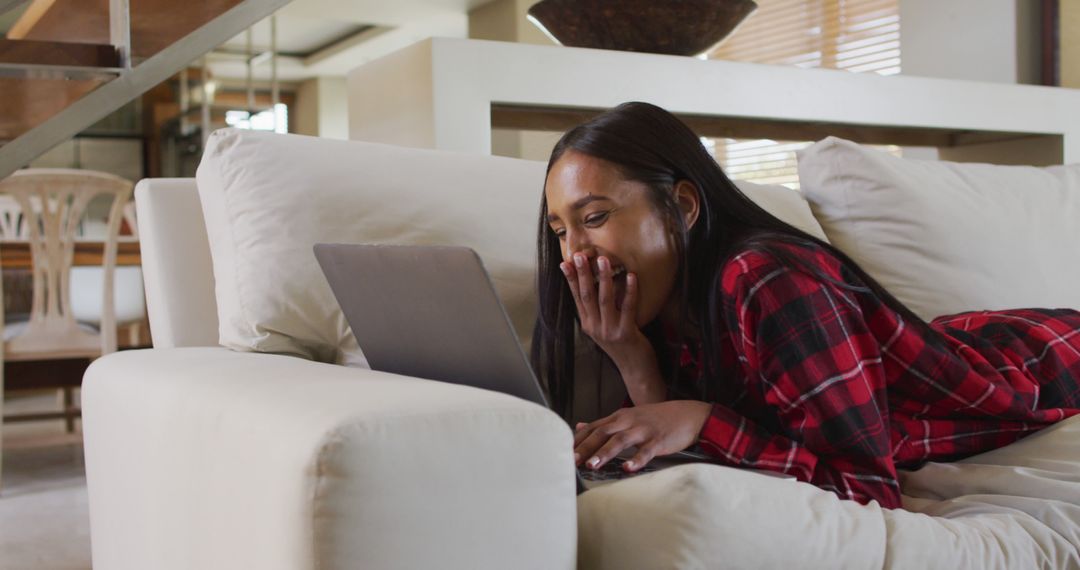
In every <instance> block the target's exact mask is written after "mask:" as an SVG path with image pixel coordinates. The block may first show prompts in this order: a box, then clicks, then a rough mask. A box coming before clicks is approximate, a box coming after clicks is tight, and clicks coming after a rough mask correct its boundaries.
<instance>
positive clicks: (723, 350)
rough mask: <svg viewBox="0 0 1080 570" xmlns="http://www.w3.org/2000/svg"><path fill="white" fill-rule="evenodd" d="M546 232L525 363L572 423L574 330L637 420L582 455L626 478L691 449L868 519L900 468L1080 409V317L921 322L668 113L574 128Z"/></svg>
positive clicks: (597, 431) (1035, 312)
mask: <svg viewBox="0 0 1080 570" xmlns="http://www.w3.org/2000/svg"><path fill="white" fill-rule="evenodd" d="M541 209H542V211H541V218H540V224H539V237H538V248H539V293H540V316H539V319H538V320H537V326H536V331H535V334H534V344H533V359H534V363H535V365H536V367H537V369H538V370H540V371H541V375H542V377H543V378H544V380H545V383H546V385H547V387H548V389H549V391H550V394H551V397H552V401H553V403H554V404H555V406H556V408H557V409H560V410H561V411H562V412H563V413H564V415H565V414H567V412H568V410H569V409H570V406H571V401H570V400H571V395H572V394H573V364H574V362H573V356H574V342H575V340H574V339H575V333H576V332H577V331H578V330H580V332H582V333H584V335H585V336H587V337H589V338H590V339H591V340H592V341H593V342H594V343H595V344H596V346H597V347H598V348H599V349H600V350H602V351H603V352H604V354H606V355H607V357H608V358H610V360H611V361H612V362H613V363H614V365H615V366H616V367H617V369H618V370H619V373H620V375H621V377H622V380H623V383H624V384H625V386H626V389H627V393H628V395H629V400H630V403H632V405H628V406H627V407H624V408H623V409H620V410H618V411H617V412H615V413H614V414H612V415H610V416H608V417H606V418H603V419H600V420H598V421H595V422H592V423H589V424H578V426H577V430H576V433H575V439H574V445H575V450H574V451H575V457H576V460H577V461H578V463H579V464H581V463H582V462H584V463H585V465H586V466H587V467H590V468H593V469H596V468H599V467H601V466H602V465H604V464H605V463H606V462H608V461H610V460H611V459H612V458H614V457H615V456H616V455H617V454H619V453H620V452H622V451H624V450H627V449H628V448H631V447H636V452H635V454H634V455H633V456H632V457H631V459H630V460H628V461H627V462H626V463H624V468H625V469H628V470H631V471H636V470H639V469H641V468H642V467H643V466H644V465H645V464H646V463H648V462H649V460H650V459H652V458H653V457H655V456H657V455H663V454H669V453H674V452H677V451H680V450H683V449H686V448H688V447H692V446H695V445H697V446H698V447H699V448H700V450H702V451H704V452H705V453H708V454H711V455H713V456H715V457H716V458H717V459H718V460H720V461H721V462H723V463H727V464H729V465H733V466H740V467H752V468H757V469H766V470H772V471H779V472H783V473H786V474H789V475H793V476H795V477H796V478H798V479H799V480H801V481H806V482H810V483H813V484H815V485H817V486H819V487H821V488H823V489H827V490H830V491H833V492H835V493H836V494H837V495H839V496H840V497H842V498H846V499H852V500H856V501H859V502H861V503H867V502H869V501H871V500H876V501H878V502H879V503H880V504H881V505H882V506H884V507H887V508H895V507H899V506H900V488H899V485H898V483H897V475H896V470H897V468H913V467H916V466H918V465H920V464H922V463H924V462H926V461H931V460H933V461H948V460H955V459H959V458H962V457H966V456H969V455H973V454H976V453H979V452H983V451H987V450H990V449H993V448H997V447H1001V446H1003V445H1006V444H1008V443H1011V442H1013V441H1016V440H1018V439H1020V438H1021V437H1024V436H1025V435H1028V434H1031V433H1033V432H1035V431H1037V430H1039V429H1041V428H1043V427H1046V426H1048V425H1050V424H1053V423H1055V422H1057V421H1060V420H1062V419H1064V418H1066V417H1069V416H1072V415H1074V414H1076V413H1078V412H1080V409H1078V408H1080V313H1078V312H1076V311H1072V310H1064V309H1060V310H1042V309H1024V310H1011V311H994V312H990V311H979V312H970V313H964V314H960V315H953V316H948V317H940V318H938V319H935V320H934V321H933V322H932V323H927V322H925V321H923V320H922V319H920V318H919V317H918V316H917V315H915V314H914V313H913V312H912V311H911V310H910V309H908V308H907V307H905V306H904V305H903V304H902V303H901V302H900V301H898V300H897V299H896V298H895V297H893V296H892V295H890V294H889V293H888V292H887V291H886V290H885V289H884V288H882V286H881V285H880V284H878V283H877V282H876V281H875V280H874V279H873V278H871V277H870V276H869V275H867V274H866V273H865V272H864V271H863V270H862V269H861V268H859V266H858V265H856V264H855V263H854V262H853V261H852V260H851V259H850V258H848V257H847V256H846V255H844V254H843V253H842V252H840V251H839V250H837V249H836V248H834V247H832V246H830V245H829V244H827V243H825V242H823V241H821V240H819V239H817V238H815V237H813V236H811V235H809V234H807V233H805V232H803V231H800V230H798V229H796V228H794V227H792V226H790V225H788V224H786V223H784V222H782V221H780V220H779V219H777V218H776V217H774V216H772V215H771V214H769V213H768V212H766V211H765V210H763V209H761V208H760V207H758V206H757V205H755V204H754V202H752V201H751V200H749V199H748V198H747V197H746V196H744V195H743V194H742V193H741V192H740V191H739V190H738V189H737V188H736V187H735V186H734V185H733V184H732V183H731V181H730V180H729V179H728V178H727V177H726V176H725V175H724V173H723V172H722V171H721V169H720V167H719V166H718V165H717V164H716V162H715V161H714V160H713V159H712V157H711V156H710V155H709V154H708V152H707V151H706V150H705V148H704V147H703V146H702V144H701V142H700V139H698V137H697V136H696V135H695V134H694V133H693V132H692V131H691V130H690V129H689V128H688V127H687V126H686V125H685V124H683V123H682V122H681V121H679V120H678V119H676V118H675V117H674V116H672V115H671V114H669V113H667V112H666V111H664V110H662V109H660V108H659V107H656V106H653V105H649V104H645V103H626V104H623V105H620V106H619V107H617V108H615V109H614V110H612V111H609V112H607V113H604V114H603V115H600V116H598V117H596V118H594V119H593V120H591V121H589V122H587V123H584V124H582V125H580V126H578V127H576V128H574V129H573V130H571V131H569V132H568V133H566V134H565V135H564V136H563V137H562V139H561V140H560V141H559V143H558V144H557V145H556V147H555V150H554V151H553V152H552V155H551V160H550V162H549V163H548V174H547V179H546V181H545V186H544V198H543V202H542V205H541Z"/></svg>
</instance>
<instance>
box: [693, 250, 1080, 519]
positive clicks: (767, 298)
mask: <svg viewBox="0 0 1080 570" xmlns="http://www.w3.org/2000/svg"><path fill="white" fill-rule="evenodd" d="M778 246H779V247H786V248H789V249H790V250H791V251H792V252H793V253H795V254H796V255H799V256H804V258H805V257H806V256H808V257H809V258H810V261H811V262H812V263H815V264H817V265H819V266H820V267H822V268H824V269H825V271H826V272H827V274H829V275H830V276H832V277H833V278H835V279H836V280H837V281H840V282H844V283H850V284H854V285H861V283H860V282H856V281H855V280H856V279H857V277H855V276H854V275H853V274H851V273H850V272H849V271H846V270H845V271H842V266H843V263H842V262H841V261H840V260H839V259H837V258H836V257H835V256H833V255H832V254H831V253H829V252H828V251H826V250H825V249H823V248H821V247H818V246H815V247H813V248H809V247H800V246H795V245H790V244H778ZM722 287H723V292H724V303H723V311H724V323H725V326H726V330H727V332H726V333H725V334H724V335H722V339H723V340H722V342H723V346H721V350H720V352H721V355H722V360H723V361H724V362H723V363H722V370H724V371H727V373H728V374H729V375H731V374H733V376H732V377H733V378H734V381H732V380H725V383H726V384H727V383H731V385H730V386H725V389H728V390H730V394H731V397H730V398H725V400H726V401H722V402H720V403H716V404H715V405H714V406H713V410H712V414H711V416H710V417H709V418H708V420H707V421H706V423H705V426H704V428H703V429H702V430H701V434H700V442H699V443H700V446H701V448H702V449H703V450H704V451H705V452H707V453H710V454H712V455H715V456H716V457H718V458H720V459H721V460H723V461H724V462H725V463H728V464H730V465H733V466H739V467H752V468H757V469H767V470H773V471H780V472H783V473H787V474H790V475H793V476H795V477H796V478H797V479H799V480H800V481H806V482H809V483H812V484H814V485H817V486H818V487H821V488H823V489H826V490H829V491H833V492H834V493H836V494H837V495H839V496H840V497H842V498H846V499H853V500H855V501H859V502H860V503H867V502H869V501H871V500H876V501H878V502H879V503H880V504H881V505H882V506H883V507H886V508H896V507H899V506H900V486H899V484H898V482H897V468H914V467H917V466H919V465H921V464H922V463H924V462H926V461H931V460H933V461H949V460H955V459H960V458H962V457H966V456H970V455H974V454H976V453H979V452H982V451H987V450H990V449H994V448H998V447H1001V446H1004V445H1006V444H1009V443H1011V442H1013V441H1016V440H1018V439H1020V438H1022V437H1024V436H1025V435H1029V434H1031V433H1033V432H1035V431H1037V430H1039V429H1042V428H1043V427H1046V426H1048V425H1050V424H1053V423H1055V422H1057V421H1060V420H1062V419H1064V418H1066V417H1069V416H1071V415H1074V414H1076V413H1080V409H1077V408H1080V313H1078V312H1077V311H1072V310H1066V309H1059V310H1044V309H1021V310H1010V311H978V312H968V313H962V314H958V315H952V316H946V317H940V318H938V319H935V320H934V321H933V322H932V323H931V326H932V327H933V328H934V329H935V330H937V331H940V332H941V333H942V334H943V337H944V345H941V344H940V343H933V342H929V343H928V342H927V340H926V339H925V338H924V334H923V333H921V332H919V331H918V329H916V328H915V327H913V326H909V325H908V324H907V323H906V322H905V321H904V320H903V318H902V317H901V315H899V314H898V313H896V312H895V311H893V310H891V309H889V308H888V307H887V306H886V305H885V304H884V303H883V302H882V301H881V300H880V299H879V298H878V297H877V296H876V295H874V294H873V293H872V292H870V291H869V290H866V292H858V291H851V290H847V289H844V288H841V287H838V286H836V285H834V284H830V283H827V282H823V281H822V280H820V279H818V278H816V277H814V276H812V275H810V274H808V273H805V272H803V271H801V270H799V269H793V268H790V267H788V266H786V265H784V264H782V263H781V262H780V261H779V260H777V259H776V258H774V257H773V256H771V255H769V254H767V253H764V252H760V251H746V252H743V253H741V254H739V255H737V256H736V257H734V258H733V259H732V260H731V261H730V262H729V263H728V265H727V266H726V267H724V270H723V273H722ZM698 350H700V346H699V345H698ZM682 363H683V364H684V365H685V366H684V373H689V374H692V376H691V378H694V377H697V376H698V366H697V363H698V358H697V357H695V356H693V355H692V353H691V351H690V350H688V349H687V348H686V346H685V345H684V348H683V361H682ZM699 381H700V379H699Z"/></svg>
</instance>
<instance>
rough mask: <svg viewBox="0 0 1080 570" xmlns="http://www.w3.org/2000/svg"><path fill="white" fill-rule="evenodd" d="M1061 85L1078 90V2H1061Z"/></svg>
mask: <svg viewBox="0 0 1080 570" xmlns="http://www.w3.org/2000/svg"><path fill="white" fill-rule="evenodd" d="M1059 10H1060V12H1059V13H1058V14H1059V17H1060V21H1061V29H1060V35H1059V36H1058V37H1059V38H1060V41H1061V59H1060V62H1061V85H1062V87H1072V88H1074V89H1080V0H1061V2H1060V8H1059Z"/></svg>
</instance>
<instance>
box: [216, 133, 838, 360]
mask: <svg viewBox="0 0 1080 570" xmlns="http://www.w3.org/2000/svg"><path fill="white" fill-rule="evenodd" d="M545 166H546V165H545V164H544V163H543V162H535V161H526V160H518V159H511V158H501V157H493V156H481V155H467V154H457V153H449V152H441V151H432V150H423V149H413V148H404V147H396V146H388V145H380V144H373V143H364V142H350V141H335V140H328V139H318V138H312V137H302V136H297V135H276V134H271V133H260V132H254V131H245V130H234V129H225V130H220V131H216V132H214V133H213V134H212V135H211V136H210V140H209V142H208V144H207V148H206V152H205V153H204V155H203V161H202V163H201V164H200V165H199V170H198V173H197V182H198V186H199V197H200V200H201V202H202V207H203V213H204V217H205V218H206V228H207V235H208V238H209V243H210V251H211V256H212V258H213V265H214V277H215V282H216V297H217V303H218V318H219V337H220V343H221V344H222V345H223V346H226V347H228V348H232V349H234V350H249V351H258V352H275V353H285V354H293V355H298V356H303V357H305V358H312V359H316V360H321V361H326V362H332V361H336V362H342V363H352V364H359V365H363V364H364V363H365V362H366V361H365V360H364V358H363V353H362V351H360V349H359V347H358V346H356V340H355V338H354V337H353V336H352V334H351V332H350V331H349V330H348V326H347V325H346V323H345V320H344V317H343V316H342V314H341V311H340V310H339V309H338V305H337V302H336V301H335V300H334V297H333V294H332V293H331V291H330V289H329V287H328V286H327V284H326V280H325V279H324V278H323V275H322V271H321V270H320V269H319V267H318V264H317V263H316V261H315V258H314V255H313V254H312V251H311V248H312V245H314V244H315V243H319V242H340V243H359V242H378V243H397V244H454V245H465V246H469V247H472V248H473V249H475V250H476V251H477V252H478V253H479V254H480V257H481V258H482V259H483V261H484V265H485V266H486V267H487V269H488V272H489V273H490V274H491V276H492V279H493V280H494V282H495V287H496V290H497V291H498V292H499V295H500V297H501V299H502V302H503V304H504V305H505V306H506V308H507V311H508V312H509V313H510V317H511V320H512V321H513V323H514V326H515V329H516V330H517V333H518V335H519V338H520V339H521V340H522V342H523V343H524V344H526V345H528V342H529V340H530V337H531V334H532V326H533V323H534V321H535V318H536V295H535V287H534V279H535V261H536V223H537V219H538V216H539V206H540V196H541V192H542V189H543V182H544V170H545ZM740 187H742V188H743V189H744V191H746V192H747V194H748V195H749V196H750V197H751V199H753V200H755V201H756V202H758V203H759V204H761V205H763V206H765V207H767V208H768V209H770V210H771V211H774V212H775V213H776V214H777V215H778V216H780V217H781V218H783V219H785V220H786V221H788V222H789V223H792V224H793V225H796V226H798V227H800V228H803V229H806V230H807V231H810V232H812V233H815V235H821V236H823V235H824V234H823V233H822V232H821V229H820V227H819V226H818V225H817V222H816V221H815V220H814V218H813V216H812V215H811V213H810V209H809V206H808V205H807V204H806V202H805V200H804V199H803V198H802V197H801V195H800V194H799V193H798V192H795V191H793V190H790V189H788V188H784V187H781V186H761V185H755V184H746V183H740Z"/></svg>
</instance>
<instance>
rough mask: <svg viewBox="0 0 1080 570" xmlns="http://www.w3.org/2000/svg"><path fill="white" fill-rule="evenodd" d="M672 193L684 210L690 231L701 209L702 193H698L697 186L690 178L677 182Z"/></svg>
mask: <svg viewBox="0 0 1080 570" xmlns="http://www.w3.org/2000/svg"><path fill="white" fill-rule="evenodd" d="M671 193H672V197H673V198H674V199H675V204H677V205H678V206H679V211H681V212H682V215H683V222H685V223H686V229H687V231H689V230H690V228H693V227H694V222H696V221H697V218H698V213H699V212H700V211H701V194H699V193H698V189H697V187H695V186H694V184H693V183H692V182H690V181H689V180H680V181H678V182H676V183H675V187H674V188H672V189H671Z"/></svg>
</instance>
